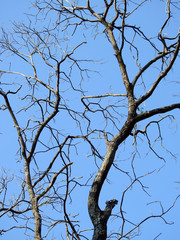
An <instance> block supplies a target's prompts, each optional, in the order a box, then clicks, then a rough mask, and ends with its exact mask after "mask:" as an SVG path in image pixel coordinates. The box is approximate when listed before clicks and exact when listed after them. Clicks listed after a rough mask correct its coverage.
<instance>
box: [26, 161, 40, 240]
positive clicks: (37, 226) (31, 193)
mask: <svg viewBox="0 0 180 240" xmlns="http://www.w3.org/2000/svg"><path fill="white" fill-rule="evenodd" d="M25 178H26V185H27V189H28V193H29V198H30V201H31V204H32V212H33V216H34V225H35V226H34V239H35V240H41V239H42V237H41V225H42V223H41V215H40V213H39V208H38V201H37V197H36V196H35V193H34V190H33V187H32V182H31V177H30V168H29V162H28V161H27V159H25Z"/></svg>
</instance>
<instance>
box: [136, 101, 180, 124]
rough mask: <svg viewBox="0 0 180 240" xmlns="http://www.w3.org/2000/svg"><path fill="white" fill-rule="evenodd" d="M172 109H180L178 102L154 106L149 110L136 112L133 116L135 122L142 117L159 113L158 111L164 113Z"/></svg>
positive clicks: (142, 118)
mask: <svg viewBox="0 0 180 240" xmlns="http://www.w3.org/2000/svg"><path fill="white" fill-rule="evenodd" d="M174 109H180V103H175V104H172V105H169V106H165V107H161V108H156V109H153V110H151V111H146V112H144V113H141V114H138V115H137V116H136V118H135V121H136V122H139V121H142V120H144V119H147V118H150V117H152V116H154V115H157V114H160V113H166V112H170V111H172V110H174Z"/></svg>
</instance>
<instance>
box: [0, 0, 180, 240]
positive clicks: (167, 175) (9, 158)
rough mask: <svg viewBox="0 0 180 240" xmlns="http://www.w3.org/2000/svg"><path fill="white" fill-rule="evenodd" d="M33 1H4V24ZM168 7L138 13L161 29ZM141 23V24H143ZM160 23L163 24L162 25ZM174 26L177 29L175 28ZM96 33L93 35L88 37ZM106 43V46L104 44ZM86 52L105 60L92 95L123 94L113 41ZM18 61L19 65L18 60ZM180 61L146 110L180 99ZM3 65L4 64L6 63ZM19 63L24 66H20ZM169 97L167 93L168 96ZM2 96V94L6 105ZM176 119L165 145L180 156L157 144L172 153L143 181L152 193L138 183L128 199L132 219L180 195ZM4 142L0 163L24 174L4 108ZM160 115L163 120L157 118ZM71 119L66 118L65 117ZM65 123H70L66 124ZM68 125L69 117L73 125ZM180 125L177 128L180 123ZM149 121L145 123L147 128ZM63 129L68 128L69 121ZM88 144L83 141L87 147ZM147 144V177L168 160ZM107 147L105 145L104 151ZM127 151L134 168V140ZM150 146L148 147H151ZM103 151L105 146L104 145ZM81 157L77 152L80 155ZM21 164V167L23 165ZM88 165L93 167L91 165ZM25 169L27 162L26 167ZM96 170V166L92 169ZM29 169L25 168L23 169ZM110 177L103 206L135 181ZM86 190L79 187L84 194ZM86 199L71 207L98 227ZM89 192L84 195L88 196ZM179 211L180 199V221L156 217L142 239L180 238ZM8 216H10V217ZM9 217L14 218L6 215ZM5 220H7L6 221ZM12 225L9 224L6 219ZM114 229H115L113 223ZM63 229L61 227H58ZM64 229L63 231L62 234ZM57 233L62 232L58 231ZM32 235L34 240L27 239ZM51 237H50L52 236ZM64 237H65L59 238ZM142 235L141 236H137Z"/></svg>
mask: <svg viewBox="0 0 180 240" xmlns="http://www.w3.org/2000/svg"><path fill="white" fill-rule="evenodd" d="M29 2H30V1H22V0H18V1H12V0H6V1H4V0H2V2H1V8H0V24H1V26H3V27H4V28H6V27H8V28H9V27H10V21H13V20H16V21H25V19H26V17H25V16H24V15H23V12H29V10H28V6H29V5H28V4H29ZM160 5H162V1H157V0H156V1H151V2H149V5H148V6H147V7H149V16H148V14H147V12H145V13H143V12H141V14H140V15H139V16H138V21H139V22H141V21H142V20H143V21H144V23H145V25H146V26H147V27H148V28H149V29H150V30H152V29H153V30H154V31H155V30H156V29H158V27H159V25H158V23H157V20H158V21H159V22H162V21H163V20H164V12H162V13H159V6H160ZM152 12H153V15H154V16H153V20H151V21H150V20H149V19H150V16H151V17H152ZM138 21H137V22H138ZM156 23H157V24H156ZM176 23H177V25H175V26H174V29H177V28H178V25H179V22H178V20H177V22H176ZM174 29H172V32H173V31H175V30H174ZM89 39H90V37H89V38H88V40H89ZM102 42H103V44H102ZM85 49H86V52H85V53H84V52H82V54H84V55H87V56H88V58H97V59H100V60H103V62H104V64H99V65H97V66H96V70H98V71H100V73H101V75H98V74H97V75H96V74H94V75H93V74H92V75H91V76H92V79H89V80H87V82H86V87H87V88H88V89H89V93H88V95H91V94H97V93H102V94H105V93H107V92H108V91H109V89H111V90H110V91H111V92H113V93H122V92H121V90H122V89H121V86H120V85H119V81H120V80H121V79H120V76H119V69H118V66H117V63H116V61H115V58H114V56H113V51H112V48H111V46H110V45H109V43H108V41H107V40H106V41H104V39H103V37H101V36H99V37H97V39H96V40H94V39H92V40H91V41H90V42H89V43H88V48H85ZM143 51H144V54H142V58H141V60H142V61H143V62H146V59H149V58H150V57H152V55H150V53H149V52H148V49H147V50H146V49H143ZM125 59H126V61H127V62H128V56H125ZM16 64H17V65H18V63H16ZM179 64H180V61H179V59H178V61H177V63H176V64H175V67H174V71H173V72H172V74H170V75H169V76H168V77H167V78H166V81H164V82H163V83H162V84H161V86H160V87H159V88H158V89H157V91H156V92H155V94H154V96H153V98H152V99H151V101H147V102H146V103H145V106H143V108H144V109H145V110H147V109H152V108H153V107H159V106H162V104H164V103H165V104H171V103H176V102H179V97H177V96H171V95H170V94H169V93H172V92H173V93H174V95H177V94H179V88H178V87H177V86H178V85H176V86H175V85H174V84H173V82H175V81H179V80H180V72H179V67H178V66H179ZM1 65H2V67H4V63H1ZM1 65H0V66H1ZM18 67H19V66H18ZM0 68H1V67H0ZM128 70H129V71H130V76H131V77H133V76H134V74H135V71H137V69H136V70H135V67H134V66H132V68H131V67H130V66H128ZM148 74H149V75H147V76H146V78H147V79H148V81H149V85H150V83H151V82H152V78H153V76H155V74H156V71H154V70H153V75H151V73H148ZM164 96H167V97H165V98H164ZM1 101H2V98H0V103H2V102H1ZM172 113H173V114H174V115H175V117H176V123H175V122H174V123H172V124H171V125H170V122H169V121H167V120H165V121H164V123H163V124H162V132H163V140H164V145H165V146H166V147H167V148H168V149H169V150H171V151H172V152H173V153H175V154H176V156H177V157H176V159H174V158H172V157H171V155H170V154H168V153H167V152H166V151H164V150H162V149H161V146H160V143H159V142H158V144H157V147H156V148H157V150H158V153H159V154H161V155H162V156H164V157H166V160H167V163H166V165H165V166H164V167H163V168H162V169H161V170H160V171H155V172H154V173H153V174H152V175H151V176H148V177H146V178H144V179H143V184H144V185H145V186H146V185H147V186H149V189H148V192H149V194H150V195H151V197H149V196H147V195H146V194H145V193H144V192H142V190H141V188H140V186H139V185H138V184H137V185H135V187H134V188H133V189H132V190H131V191H130V192H129V193H128V195H127V199H126V202H125V211H126V212H127V215H128V216H130V219H131V221H134V222H138V220H139V221H140V220H142V219H143V218H144V217H146V216H148V215H151V214H152V213H160V211H161V209H160V207H159V206H158V204H157V203H156V204H150V205H146V204H147V203H149V202H153V201H162V203H163V205H164V208H165V210H166V209H167V208H168V207H169V206H170V205H171V204H172V203H173V201H174V199H175V197H176V196H177V195H178V194H179V193H180V184H179V185H178V184H177V183H176V182H178V181H179V182H180V176H179V170H180V157H179V139H180V138H179V137H180V116H179V111H177V110H176V111H173V112H172ZM0 119H1V120H0V121H1V125H0V133H1V134H0V146H1V148H0V149H1V158H0V167H1V168H6V169H8V170H9V171H11V172H14V173H15V174H18V170H19V168H17V160H18V156H17V155H16V151H17V149H18V144H17V135H16V131H15V128H13V127H12V125H13V123H12V120H11V119H10V117H9V114H8V113H7V112H4V111H0ZM155 119H158V118H157V117H155ZM65 121H66V120H65ZM65 121H64V122H65ZM66 124H68V121H67V123H66ZM176 124H177V126H176ZM143 125H144V123H142V126H143ZM63 127H68V126H67V125H64V126H63ZM150 135H151V137H152V138H153V137H156V136H157V128H151V130H150ZM82 146H83V145H82ZM146 147H147V142H144V141H141V140H139V147H138V151H139V152H140V155H141V156H137V157H136V158H135V166H136V170H137V173H138V174H139V176H140V175H143V174H145V173H147V172H149V171H151V170H154V169H159V168H161V166H162V165H163V161H162V160H160V159H157V158H156V156H155V155H154V154H153V153H152V152H149V153H148V154H147V151H145V150H144V149H146ZM104 150H105V149H104ZM120 150H121V153H120V155H119V156H118V158H119V160H120V162H119V165H120V166H121V167H124V169H126V168H127V169H128V167H130V165H129V164H130V162H128V160H127V158H128V157H129V156H130V152H132V139H131V140H129V141H127V142H126V145H123V146H122V147H121V148H120ZM146 150H147V149H146ZM87 151H88V149H87V148H86V147H84V148H83V149H80V150H79V155H78V161H77V162H75V164H74V172H75V173H76V174H77V176H81V175H85V176H86V177H87V178H88V176H90V174H91V173H92V172H96V168H95V166H94V162H93V159H90V158H88V159H86V154H87ZM102 151H103V147H102ZM74 157H75V158H76V155H74ZM18 166H19V165H18ZM87 166H88V168H87ZM21 168H22V166H21ZM91 168H92V170H91ZM22 169H23V168H22ZM108 179H109V180H110V181H111V184H109V183H107V182H106V183H105V186H104V187H103V191H102V194H101V198H100V204H101V207H102V208H103V207H104V206H105V201H106V200H109V199H111V198H115V199H120V197H121V194H122V191H123V189H125V187H127V186H128V184H129V183H130V181H129V180H128V178H127V177H124V175H121V174H119V172H116V171H115V170H114V169H111V171H110V173H109V175H108ZM80 191H81V190H80V189H79V192H80ZM80 194H81V198H79V193H78V192H76V193H75V194H74V201H73V204H72V205H70V206H69V209H71V208H75V207H77V212H76V213H78V212H80V220H82V222H81V226H82V228H83V227H84V228H90V227H92V225H91V223H90V220H89V218H88V214H87V197H88V191H87V190H84V191H82V192H81V193H80ZM83 194H84V195H83ZM179 209H180V200H179V201H178V202H177V204H176V206H175V208H174V209H173V210H172V211H171V212H170V213H168V215H167V220H168V221H169V222H171V221H175V224H174V225H166V224H164V222H163V221H160V220H158V219H155V220H154V219H152V220H151V221H149V222H147V223H145V224H144V225H142V227H141V228H140V230H141V231H142V234H141V235H140V236H139V237H137V239H138V240H144V239H146V240H152V239H153V238H155V236H157V235H158V234H159V233H161V232H162V235H160V237H159V238H158V239H159V240H169V239H175V240H176V239H180V232H179V226H180V217H179ZM117 212H119V205H118V206H117V207H115V208H114V210H113V213H117ZM4 219H5V218H4ZM5 221H8V219H6V220H5ZM3 223H4V222H1V219H0V225H1V224H3ZM5 224H7V225H8V222H5ZM109 224H110V225H111V226H112V225H113V224H115V225H114V226H118V219H116V220H114V221H113V219H110V220H109ZM112 229H113V227H112ZM57 232H58V230H57ZM58 233H59V232H58ZM14 236H16V238H17V239H24V235H23V231H22V232H21V231H20V230H14V231H12V232H10V233H9V234H5V235H3V236H2V239H3V240H11V239H12V238H14ZM55 236H56V233H55ZM27 239H28V238H27ZM48 239H49V238H48ZM57 239H61V238H57ZM135 239H136V238H135Z"/></svg>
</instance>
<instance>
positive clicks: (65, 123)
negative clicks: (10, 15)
mask: <svg viewBox="0 0 180 240" xmlns="http://www.w3.org/2000/svg"><path fill="white" fill-rule="evenodd" d="M156 6H157V8H155V7H156ZM153 8H154V11H153ZM179 9H180V2H179V1H172V0H166V1H165V0H163V1H157V2H156V3H153V1H149V0H143V1H130V0H122V1H116V0H109V1H107V0H101V1H90V0H86V1H75V0H64V1H63V0H49V1H48V0H35V1H34V3H33V6H32V8H31V14H29V13H28V14H27V20H26V21H25V22H24V23H16V22H14V23H13V24H12V25H13V26H12V30H11V31H9V32H8V31H7V30H6V29H3V28H2V30H1V39H0V54H1V55H0V57H1V61H2V62H1V65H2V67H1V68H0V74H1V79H0V84H1V86H0V95H1V106H0V110H1V111H0V113H1V116H2V117H3V116H5V117H7V119H10V120H8V121H7V123H6V124H7V126H8V127H10V128H11V131H12V136H13V137H12V138H13V141H15V143H14V144H16V143H18V146H19V147H18V150H17V156H18V159H17V158H16V160H15V161H16V163H15V164H16V167H17V168H18V169H19V171H18V174H17V173H12V174H10V172H8V171H7V170H5V169H1V178H0V180H1V181H0V183H1V185H0V186H1V187H0V193H1V198H0V204H1V208H0V217H1V219H6V220H7V219H8V220H9V223H10V224H8V225H7V226H5V225H3V227H1V229H0V234H1V235H6V234H8V233H9V232H10V231H13V230H14V231H19V230H20V229H23V230H24V231H23V233H25V235H26V236H27V238H28V239H29V238H31V239H32V238H34V239H36V240H40V239H53V236H56V237H57V239H65V238H66V239H69V240H70V239H78V240H79V239H93V240H103V239H111V238H112V239H133V238H135V237H138V236H139V233H140V227H141V226H143V224H144V223H145V222H147V223H148V222H149V220H151V219H156V218H158V219H160V220H162V221H163V222H164V223H166V224H170V223H169V222H168V221H167V220H166V215H167V213H169V212H170V210H171V209H172V208H174V207H175V204H176V202H177V200H178V198H179V196H178V195H176V197H174V200H173V202H172V203H171V204H170V205H168V207H166V208H164V207H163V204H162V202H160V201H159V202H158V201H157V202H153V203H154V204H159V206H160V211H158V213H157V212H156V213H153V214H149V215H148V214H147V215H146V216H144V215H143V218H141V219H139V216H137V219H136V220H133V221H131V219H130V218H129V216H130V214H131V211H128V209H127V206H128V200H127V199H128V196H129V195H128V194H129V192H130V191H131V190H132V189H136V185H138V186H139V187H140V190H139V188H138V190H137V194H135V195H134V196H136V197H137V199H138V196H137V195H138V194H140V196H139V199H138V200H137V201H138V202H139V201H140V198H141V194H142V193H143V194H145V195H146V196H148V195H149V193H148V190H147V187H146V185H145V184H144V182H146V180H145V179H146V178H147V179H148V177H152V179H153V177H154V173H155V172H156V173H157V170H158V171H160V169H161V168H162V167H163V166H165V165H166V161H167V158H168V157H167V158H166V156H171V157H175V155H174V154H173V153H172V152H171V151H170V150H169V149H168V148H166V147H165V146H164V142H163V136H164V133H163V131H162V129H164V130H165V127H164V126H165V125H167V123H170V122H171V123H172V124H173V123H174V122H175V117H174V115H175V114H176V112H177V111H178V112H179V109H180V103H179V102H177V98H171V96H172V95H173V94H176V93H177V92H176V91H177V88H176V86H179V85H178V79H176V80H175V81H174V80H171V79H168V78H169V76H171V78H172V79H173V77H172V75H171V73H172V70H175V71H176V69H177V68H178V64H179V50H180V32H179V29H178V24H177V21H178V20H177V19H178V17H177V16H178V14H179ZM155 14H157V16H156V15H155ZM158 14H159V16H158ZM159 17H160V19H161V20H160V21H158V18H159ZM147 18H149V19H147ZM155 22H157V24H156V25H155ZM101 70H102V71H101ZM167 79H168V80H167ZM167 81H168V82H169V83H173V88H172V87H171V86H170V85H168V83H167ZM165 85H166V86H165ZM110 86H111V87H110ZM168 88H169V89H168ZM157 93H159V94H160V95H161V98H159V102H157V97H154V96H156V94H157ZM168 99H171V100H170V101H169V100H168ZM173 110H177V111H173ZM172 111H173V114H174V115H173V114H172ZM7 112H8V115H6V114H7ZM164 124H165V125H164ZM153 129H155V130H153ZM0 131H1V132H2V133H3V129H1V130H0ZM3 134H4V133H3ZM3 134H1V135H0V137H1V139H3ZM14 134H16V137H14ZM124 143H126V144H124ZM159 143H160V144H159ZM156 144H157V145H156ZM142 146H143V147H142ZM156 146H157V147H156ZM9 147H10V146H9ZM158 148H160V149H162V150H163V151H161V150H158ZM123 149H124V150H123ZM123 151H124V152H123ZM141 152H142V153H141ZM147 152H149V154H150V156H153V158H155V157H157V159H159V162H161V164H160V166H159V168H158V167H157V168H156V169H153V168H151V167H149V168H148V169H146V170H145V166H142V169H143V170H142V171H139V170H138V168H137V164H136V161H137V159H138V158H140V155H141V154H142V155H146V154H147ZM7 155H8V153H7ZM7 159H8V157H7ZM124 159H126V161H123V160H124ZM127 159H128V160H127ZM8 161H9V162H8V164H9V165H11V161H14V160H13V159H8ZM142 164H143V163H142ZM156 166H157V165H156ZM110 170H111V171H113V174H115V175H116V174H117V176H118V179H117V180H116V181H115V182H116V184H118V185H117V186H118V187H117V186H116V187H115V188H112V189H117V188H119V189H120V190H117V191H118V192H119V193H118V194H115V196H117V199H115V197H114V196H113V195H112V194H111V193H108V190H106V187H105V188H104V191H102V187H103V186H106V182H108V181H109V180H111V178H110V179H109V178H107V176H108V174H109V173H110ZM16 172H17V171H16ZM110 176H111V175H110ZM112 178H113V176H112ZM112 185H113V184H112ZM107 189H108V187H107ZM140 191H141V193H139V192H140ZM103 192H105V193H106V197H107V199H103V200H102V199H101V198H100V194H102V196H104V195H103ZM102 198H103V197H102ZM145 198H146V197H145ZM130 200H131V199H130ZM145 201H146V200H145ZM102 202H103V203H105V206H104V207H101V206H100V205H101V204H102ZM149 202H150V201H149ZM115 206H116V208H115ZM113 209H114V210H113ZM117 209H118V210H117ZM114 211H115V212H114ZM87 212H88V214H89V217H90V219H91V222H92V224H91V222H88V220H86V219H88V217H87V216H86V215H87ZM82 216H85V217H84V220H83V217H82ZM109 219H111V220H112V221H110V220H109ZM108 220H109V221H108ZM113 220H114V221H113ZM85 222H86V223H85ZM107 227H108V228H107ZM53 234H54V235H53ZM160 234H161V232H160V233H159V234H158V236H155V237H156V238H154V239H157V238H158V237H159V236H160Z"/></svg>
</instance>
